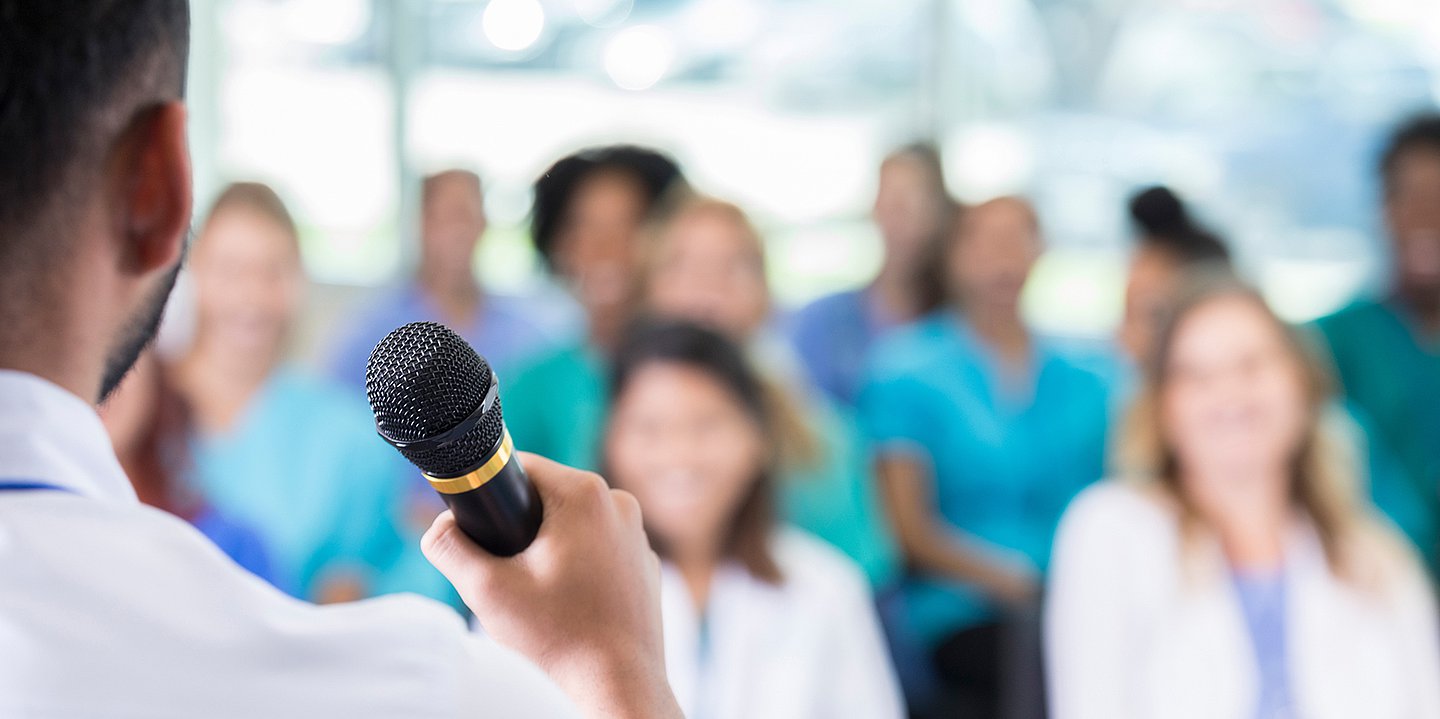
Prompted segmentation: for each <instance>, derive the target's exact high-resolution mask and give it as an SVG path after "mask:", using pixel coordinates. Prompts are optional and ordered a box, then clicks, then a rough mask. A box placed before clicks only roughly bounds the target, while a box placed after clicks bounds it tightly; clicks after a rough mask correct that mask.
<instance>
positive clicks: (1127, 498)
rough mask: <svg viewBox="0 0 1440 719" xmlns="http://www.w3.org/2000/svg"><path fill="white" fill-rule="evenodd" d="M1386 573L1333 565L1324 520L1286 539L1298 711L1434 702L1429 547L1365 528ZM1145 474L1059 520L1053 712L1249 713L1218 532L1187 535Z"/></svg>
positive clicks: (1439, 650)
mask: <svg viewBox="0 0 1440 719" xmlns="http://www.w3.org/2000/svg"><path fill="white" fill-rule="evenodd" d="M1364 541H1365V542H1366V545H1365V546H1367V547H1371V551H1369V552H1367V554H1366V556H1367V557H1368V559H1367V560H1366V561H1367V564H1368V565H1369V567H1370V568H1371V569H1375V570H1379V571H1381V572H1382V573H1384V574H1385V575H1386V576H1388V577H1390V581H1389V582H1388V583H1387V584H1386V588H1385V589H1384V590H1383V591H1370V592H1368V593H1367V591H1366V590H1363V589H1360V588H1358V587H1357V586H1356V585H1354V584H1351V583H1347V582H1344V581H1342V580H1340V579H1338V578H1337V577H1336V576H1335V575H1334V574H1333V573H1332V572H1331V571H1330V569H1329V566H1328V565H1327V563H1326V559H1325V555H1324V552H1323V550H1322V548H1321V545H1320V541H1319V537H1318V535H1316V533H1315V531H1314V529H1313V528H1312V527H1311V526H1309V525H1308V524H1306V523H1303V522H1302V523H1299V524H1298V525H1297V526H1296V527H1295V528H1294V530H1293V531H1292V532H1291V534H1290V537H1289V539H1288V542H1287V545H1286V549H1285V552H1286V556H1285V569H1284V571H1285V581H1286V588H1285V591H1286V602H1287V606H1288V612H1287V614H1286V617H1285V621H1286V622H1287V623H1288V624H1287V626H1286V632H1287V651H1288V662H1289V667H1290V690H1291V697H1292V698H1293V700H1294V702H1295V704H1296V706H1295V707H1294V715H1295V716H1296V717H1301V718H1303V719H1354V718H1355V717H1365V719H1435V718H1436V717H1440V635H1437V629H1436V614H1435V611H1436V610H1435V603H1434V601H1433V599H1432V597H1431V595H1430V590H1429V588H1428V585H1427V582H1426V579H1425V576H1424V574H1423V571H1422V570H1421V569H1420V565H1419V562H1418V561H1416V560H1415V558H1414V557H1413V555H1412V553H1410V552H1408V546H1403V545H1402V544H1401V541H1402V540H1400V539H1399V538H1398V536H1396V537H1390V536H1380V534H1378V533H1376V534H1375V536H1367V537H1365V539H1364ZM1184 551H1186V552H1188V554H1187V555H1186V558H1185V561H1186V562H1189V564H1186V565H1184V566H1183V567H1182V562H1181V560H1180V557H1181V552H1182V546H1181V536H1180V528H1179V523H1178V522H1177V519H1176V515H1175V513H1174V512H1173V511H1170V510H1167V509H1164V508H1163V505H1161V504H1160V503H1159V501H1158V500H1157V498H1155V497H1152V496H1150V495H1147V494H1145V490H1142V489H1139V488H1137V487H1134V486H1130V485H1126V484H1121V483H1118V482H1104V483H1101V484H1099V485H1096V486H1094V487H1091V488H1090V489H1087V490H1086V491H1085V492H1084V493H1082V494H1081V495H1080V496H1079V497H1078V498H1077V499H1076V500H1075V501H1074V503H1073V504H1072V505H1071V507H1070V509H1069V511H1067V512H1066V515H1065V518H1064V520H1063V521H1062V522H1061V525H1060V530H1059V534H1058V535H1057V538H1056V545H1055V551H1054V555H1053V558H1052V560H1051V564H1050V590H1049V596H1048V598H1047V608H1046V622H1045V625H1046V653H1047V660H1048V672H1047V674H1048V679H1049V682H1050V693H1049V699H1050V703H1051V712H1050V716H1051V717H1052V719H1149V718H1151V717H1165V718H1166V719H1190V718H1192V717H1193V718H1194V719H1202V718H1203V719H1253V717H1254V716H1255V713H1256V707H1255V704H1256V701H1257V700H1258V697H1259V688H1258V686H1257V683H1258V672H1257V669H1256V660H1255V655H1254V649H1253V645H1252V644H1251V639H1250V635H1249V632H1248V630H1247V628H1246V623H1245V619H1244V617H1243V614H1242V610H1241V606H1240V603H1239V599H1238V595H1237V594H1236V591H1235V589H1234V588H1233V584H1232V583H1231V580H1230V578H1229V573H1228V570H1227V569H1226V564H1225V561H1224V559H1223V555H1222V554H1221V551H1220V548H1219V545H1218V543H1217V542H1216V541H1214V540H1213V539H1210V538H1205V537H1194V538H1192V539H1191V540H1190V543H1188V544H1187V545H1186V546H1185V547H1184Z"/></svg>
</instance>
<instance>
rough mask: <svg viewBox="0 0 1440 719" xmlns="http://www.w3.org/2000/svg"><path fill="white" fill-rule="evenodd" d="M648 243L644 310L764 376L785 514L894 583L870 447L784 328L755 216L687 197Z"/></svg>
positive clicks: (874, 577) (879, 580) (878, 578)
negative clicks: (717, 337) (699, 332)
mask: <svg viewBox="0 0 1440 719" xmlns="http://www.w3.org/2000/svg"><path fill="white" fill-rule="evenodd" d="M646 250H647V252H646V256H647V259H646V262H645V272H644V275H643V278H644V279H643V282H642V289H641V296H642V307H643V309H644V311H645V313H646V314H648V315H650V316H652V317H656V318H661V319H669V320H682V321H689V322H694V323H696V324H700V325H703V326H706V327H709V328H710V329H713V330H715V331H717V332H720V333H722V334H724V335H725V336H726V337H728V338H729V339H730V341H732V342H734V343H736V344H737V345H739V346H740V347H741V348H742V349H743V350H744V351H745V353H746V355H747V356H748V357H749V359H750V361H751V362H753V363H754V366H755V368H756V369H757V370H758V371H759V372H760V373H761V376H762V379H763V380H764V383H765V389H766V394H767V398H768V406H769V412H770V419H771V422H770V424H771V426H772V427H773V428H774V430H775V438H776V442H777V444H776V448H777V452H778V454H779V456H778V465H777V466H778V468H779V470H780V474H781V482H780V483H779V485H780V486H779V487H778V488H777V489H778V492H779V497H780V499H781V509H782V514H783V515H784V516H785V518H786V519H787V520H788V521H791V522H793V523H795V524H796V525H797V526H799V527H800V528H802V529H805V530H807V531H809V532H812V533H814V534H816V535H817V536H819V537H820V538H822V539H824V540H825V541H827V542H830V543H831V544H833V545H834V546H835V547H836V548H838V549H840V550H841V551H842V552H844V553H845V554H847V555H848V556H850V557H851V558H852V559H854V560H855V561H856V562H858V563H859V564H860V565H861V567H862V568H864V570H865V573H866V575H867V576H868V577H870V579H871V581H872V583H874V584H875V585H876V586H884V585H885V584H886V583H888V582H890V581H893V579H894V575H895V569H896V566H897V565H896V561H895V559H896V557H895V551H894V541H893V540H892V539H891V537H890V534H889V532H888V529H887V528H886V527H885V520H884V517H883V516H882V515H881V511H880V508H879V499H878V497H876V494H875V486H874V479H873V475H872V473H871V467H870V462H869V447H868V444H867V443H866V442H865V439H864V437H863V435H862V434H861V433H860V430H859V426H858V424H857V423H856V421H855V418H854V417H853V416H852V414H851V413H850V412H849V411H848V410H847V409H846V408H843V407H837V406H835V405H834V404H833V403H832V402H831V401H830V400H829V399H828V398H827V397H826V396H825V395H824V394H823V393H821V392H819V391H817V390H816V389H815V388H814V386H813V385H812V384H811V383H810V382H809V381H808V378H807V377H806V374H805V372H804V370H803V369H802V368H801V367H800V364H799V361H798V360H797V359H796V358H795V356H794V352H793V350H792V349H791V348H790V345H789V344H788V343H787V342H785V341H783V340H782V339H780V338H779V336H778V335H777V334H776V333H775V331H774V326H773V324H772V319H773V313H772V309H771V308H772V306H773V302H772V299H771V294H770V284H769V280H768V279H767V275H766V270H765V247H764V243H763V240H762V239H761V236H760V233H759V231H758V230H757V229H756V227H755V225H754V223H752V222H751V221H750V218H749V216H748V215H747V214H746V213H745V211H744V210H743V209H741V208H740V207H739V206H737V205H734V204H732V203H729V202H726V201H724V200H717V199H713V198H707V197H690V198H686V199H683V200H681V201H678V202H677V203H675V205H674V206H673V207H671V208H669V210H668V211H667V212H665V213H664V214H663V216H662V217H661V218H659V219H658V220H657V221H656V222H655V223H653V224H652V226H651V227H650V228H649V232H648V233H647V242H646Z"/></svg>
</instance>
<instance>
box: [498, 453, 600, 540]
mask: <svg viewBox="0 0 1440 719" xmlns="http://www.w3.org/2000/svg"><path fill="white" fill-rule="evenodd" d="M519 457H520V464H521V466H523V467H524V468H525V474H526V475H527V476H529V477H530V481H531V482H532V483H533V484H534V485H535V489H536V491H537V492H539V493H540V503H541V504H543V505H545V513H546V516H547V517H553V516H555V515H557V514H559V515H564V514H567V513H569V512H571V511H576V510H581V511H590V510H594V509H595V508H597V507H600V506H604V505H605V504H606V503H607V502H606V496H607V495H608V494H609V492H610V485H608V484H606V482H605V480H604V479H603V478H602V477H601V476H600V475H598V474H595V473H594V472H586V471H584V470H580V469H575V468H574V467H568V466H566V465H563V464H560V463H559V462H555V461H552V460H549V459H546V458H544V457H541V456H540V455H538V454H530V453H529V452H520V453H519ZM540 531H542V532H543V531H545V528H544V526H543V525H542V526H541V529H540Z"/></svg>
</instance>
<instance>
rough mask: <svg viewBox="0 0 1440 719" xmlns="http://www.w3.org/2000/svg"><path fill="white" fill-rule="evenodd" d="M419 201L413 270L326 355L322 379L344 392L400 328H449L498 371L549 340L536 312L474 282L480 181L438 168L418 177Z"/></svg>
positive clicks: (360, 384)
mask: <svg viewBox="0 0 1440 719" xmlns="http://www.w3.org/2000/svg"><path fill="white" fill-rule="evenodd" d="M420 197H421V210H420V211H421V227H420V266H419V268H418V271H417V272H416V274H415V276H414V277H413V278H412V279H411V280H410V281H409V282H407V283H405V284H404V285H403V286H401V287H399V288H396V289H394V290H391V291H388V292H385V293H382V294H381V295H380V296H379V297H376V298H374V300H373V301H372V302H371V303H370V304H369V305H368V306H366V307H365V308H364V309H363V310H361V311H360V312H359V313H357V316H356V318H355V320H354V321H353V322H352V323H351V324H350V326H349V327H347V329H346V332H345V334H344V335H343V336H342V337H341V338H340V341H338V342H337V343H336V346H335V348H334V352H333V353H332V356H331V359H330V363H329V365H330V366H329V369H330V374H331V375H332V376H333V377H335V378H336V379H338V380H340V381H341V382H344V383H345V384H348V385H350V386H351V387H355V388H357V389H363V388H364V387H365V361H366V360H367V359H368V358H369V357H370V350H371V349H374V347H375V343H377V342H379V341H380V339H381V338H382V337H384V336H385V335H386V334H389V332H390V330H393V329H395V328H396V327H399V326H400V325H403V324H406V323H408V322H420V321H426V322H439V323H441V324H443V325H445V326H447V327H449V328H451V329H453V330H455V332H456V333H457V334H459V335H460V336H461V337H464V338H465V341H467V342H469V343H470V344H471V345H473V346H474V347H475V349H476V351H478V352H479V353H480V354H482V355H484V357H485V359H486V360H488V361H489V362H490V363H491V366H493V367H495V368H496V370H497V371H498V372H502V373H503V372H504V371H505V370H506V369H507V368H509V367H511V366H512V365H513V364H514V363H515V362H516V361H518V360H522V359H525V358H528V357H529V356H530V355H532V354H534V353H536V352H538V351H540V350H542V349H544V348H545V347H546V346H548V345H549V344H550V343H551V341H552V339H553V338H552V333H551V332H548V331H546V330H545V329H543V328H542V323H541V322H540V321H539V320H538V318H539V313H537V312H535V311H533V309H527V308H526V307H525V306H524V302H523V301H522V300H520V299H519V298H515V297H503V296H500V295H496V294H493V293H490V292H487V291H486V290H485V288H483V287H482V286H481V285H480V281H479V280H478V279H477V278H476V276H475V271H474V258H475V248H476V246H477V245H478V244H479V242H480V238H481V236H482V235H484V234H485V228H486V225H487V222H486V218H485V196H484V191H483V188H482V187H481V184H480V177H479V176H478V175H476V174H475V173H473V172H470V171H468V170H446V171H444V172H440V173H437V174H434V175H431V176H429V177H427V178H425V182H424V184H423V185H422V189H421V193H420Z"/></svg>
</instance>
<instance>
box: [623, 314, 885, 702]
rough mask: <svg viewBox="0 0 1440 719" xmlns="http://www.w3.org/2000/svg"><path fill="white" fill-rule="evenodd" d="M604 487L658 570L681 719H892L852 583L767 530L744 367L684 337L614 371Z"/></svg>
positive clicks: (764, 474) (866, 612)
mask: <svg viewBox="0 0 1440 719" xmlns="http://www.w3.org/2000/svg"><path fill="white" fill-rule="evenodd" d="M612 392H613V408H612V410H611V412H610V417H609V423H608V425H609V426H608V430H607V432H606V441H605V460H606V461H605V464H606V467H607V471H606V473H605V474H606V476H608V477H609V478H610V480H611V482H612V483H613V484H615V485H616V486H618V487H619V488H621V489H624V490H627V491H629V492H631V493H632V494H634V495H635V498H636V499H637V500H639V503H640V506H641V508H642V509H643V510H644V513H645V524H646V530H647V532H648V534H649V536H650V541H651V544H652V545H653V546H654V547H655V549H656V552H657V553H658V554H659V555H660V556H661V559H662V573H661V585H660V594H661V606H662V610H663V621H664V629H665V661H666V668H667V675H668V677H669V680H670V685H671V687H672V688H673V689H674V690H675V695H676V698H677V699H678V700H679V702H680V706H681V708H682V709H683V710H684V712H685V715H686V716H690V717H696V716H703V717H707V718H709V719H740V718H741V717H871V718H874V719H887V718H893V719H898V718H899V717H900V716H901V714H902V712H901V704H900V696H899V691H898V689H897V687H896V683H895V678H894V674H893V671H892V670H891V668H890V661H889V657H888V655H887V652H886V650H885V645H884V642H883V640H882V639H881V635H880V630H879V625H878V622H877V620H876V617H875V610H874V608H873V605H872V604H871V601H870V597H869V591H868V586H867V585H866V583H865V579H864V577H863V575H862V574H861V573H860V568H859V567H858V566H856V565H855V564H854V563H853V562H851V561H850V560H848V559H847V558H845V557H844V556H843V555H842V554H840V553H839V552H838V551H836V550H834V549H832V548H830V547H829V546H828V545H826V544H823V543H822V542H820V541H819V540H818V539H816V538H814V537H811V536H809V535H807V534H804V533H803V532H800V531H799V530H795V529H784V528H782V527H781V525H780V524H779V523H778V522H777V520H776V518H775V516H774V498H773V497H772V496H771V492H772V491H773V487H772V483H771V482H772V477H773V476H774V473H775V463H776V459H777V452H776V446H775V441H774V439H773V434H772V432H771V431H770V430H771V427H770V422H769V413H768V412H767V409H766V395H765V391H764V389H763V385H762V384H761V381H760V379H759V377H758V376H756V375H755V373H754V372H753V371H752V370H751V369H750V367H749V365H748V364H747V362H746V361H745V358H744V355H743V354H742V353H741V351H740V349H739V348H738V347H736V346H735V345H734V344H732V343H731V342H729V341H728V340H726V339H725V338H724V337H722V336H721V335H719V334H716V333H715V332H712V331H710V330H706V329H702V328H700V327H698V326H694V325H689V324H683V323H681V324H661V325H657V326H654V327H650V328H645V329H641V330H639V331H638V332H636V333H634V334H632V335H631V336H630V337H629V338H628V339H627V341H626V342H625V343H624V344H623V346H622V347H621V349H620V351H619V352H618V353H617V355H616V359H615V374H614V379H613V382H612Z"/></svg>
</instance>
